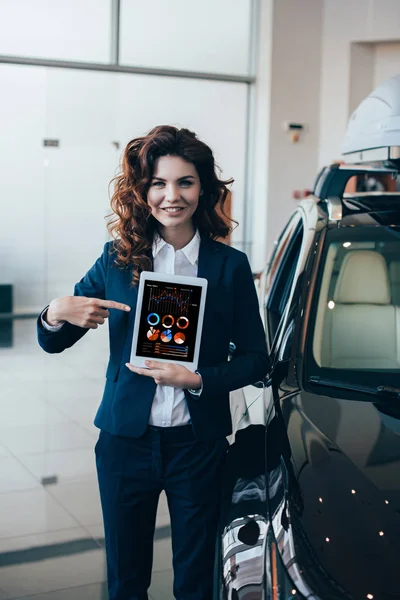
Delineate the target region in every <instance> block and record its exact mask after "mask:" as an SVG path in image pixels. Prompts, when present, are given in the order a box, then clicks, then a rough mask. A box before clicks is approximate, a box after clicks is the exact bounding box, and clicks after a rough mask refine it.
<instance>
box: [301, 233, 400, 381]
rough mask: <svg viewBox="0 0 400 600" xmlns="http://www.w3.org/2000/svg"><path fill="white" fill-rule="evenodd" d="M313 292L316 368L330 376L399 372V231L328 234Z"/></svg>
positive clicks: (313, 353)
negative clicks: (386, 371)
mask: <svg viewBox="0 0 400 600" xmlns="http://www.w3.org/2000/svg"><path fill="white" fill-rule="evenodd" d="M317 289H318V290H319V294H318V296H316V298H315V302H314V307H313V311H312V315H313V316H312V318H311V332H310V331H309V334H310V333H311V337H310V335H309V339H311V340H312V348H311V349H312V360H313V362H314V366H315V367H317V368H320V369H329V370H330V372H331V375H332V373H333V374H334V373H335V371H337V372H339V371H342V372H348V373H352V372H353V373H356V372H359V371H363V372H364V373H365V372H366V371H368V372H376V371H377V372H380V371H382V370H395V371H399V370H400V229H398V228H394V227H390V228H384V227H371V228H370V227H365V228H360V229H353V228H342V229H336V230H332V231H330V232H328V234H327V238H326V248H325V251H324V254H323V259H322V264H321V266H320V274H319V282H318V283H317ZM377 381H378V382H380V381H381V379H379V377H378V379H377Z"/></svg>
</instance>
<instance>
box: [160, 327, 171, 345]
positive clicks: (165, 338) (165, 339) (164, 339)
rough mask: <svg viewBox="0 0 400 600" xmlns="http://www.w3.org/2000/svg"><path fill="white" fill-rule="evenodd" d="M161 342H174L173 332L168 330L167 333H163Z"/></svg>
mask: <svg viewBox="0 0 400 600" xmlns="http://www.w3.org/2000/svg"><path fill="white" fill-rule="evenodd" d="M160 338H161V341H162V342H165V343H166V344H167V343H168V342H170V341H171V340H172V332H171V331H170V330H169V329H167V330H166V331H162V332H161V335H160Z"/></svg>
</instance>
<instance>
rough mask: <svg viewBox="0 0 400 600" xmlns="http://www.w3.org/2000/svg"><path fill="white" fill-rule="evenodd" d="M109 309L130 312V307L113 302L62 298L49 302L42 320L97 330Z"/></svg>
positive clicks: (79, 297) (77, 297)
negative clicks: (66, 322)
mask: <svg viewBox="0 0 400 600" xmlns="http://www.w3.org/2000/svg"><path fill="white" fill-rule="evenodd" d="M109 308H114V309H117V310H123V311H130V310H131V309H130V306H127V305H126V304H121V302H114V301H113V300H100V299H99V298H86V297H85V296H64V297H63V298H55V300H52V301H51V302H50V306H49V308H48V309H47V312H46V313H45V314H44V319H45V321H46V322H47V323H48V324H49V325H53V326H56V325H62V324H63V323H65V321H68V323H71V325H77V326H78V327H84V328H86V329H97V328H98V326H99V325H103V323H104V322H105V320H106V319H107V318H108V317H109V316H110V312H109V310H108V309H109Z"/></svg>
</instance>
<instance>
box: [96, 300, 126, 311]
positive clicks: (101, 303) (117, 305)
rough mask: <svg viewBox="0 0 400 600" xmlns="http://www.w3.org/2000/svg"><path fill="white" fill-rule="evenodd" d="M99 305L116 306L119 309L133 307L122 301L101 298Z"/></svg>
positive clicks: (104, 306) (105, 306) (102, 306)
mask: <svg viewBox="0 0 400 600" xmlns="http://www.w3.org/2000/svg"><path fill="white" fill-rule="evenodd" d="M99 306H100V307H101V308H116V309H117V310H125V311H130V310H131V307H130V306H128V305H127V304H122V303H121V302H114V300H100V302H99Z"/></svg>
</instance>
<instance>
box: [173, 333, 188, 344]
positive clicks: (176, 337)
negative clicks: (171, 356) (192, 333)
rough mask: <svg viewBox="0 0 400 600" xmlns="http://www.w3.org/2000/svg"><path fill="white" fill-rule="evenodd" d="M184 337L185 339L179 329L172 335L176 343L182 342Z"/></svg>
mask: <svg viewBox="0 0 400 600" xmlns="http://www.w3.org/2000/svg"><path fill="white" fill-rule="evenodd" d="M185 339H186V336H185V334H184V333H182V332H180V331H178V333H176V334H175V335H174V342H176V343H177V344H184V343H185Z"/></svg>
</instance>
